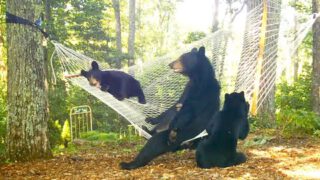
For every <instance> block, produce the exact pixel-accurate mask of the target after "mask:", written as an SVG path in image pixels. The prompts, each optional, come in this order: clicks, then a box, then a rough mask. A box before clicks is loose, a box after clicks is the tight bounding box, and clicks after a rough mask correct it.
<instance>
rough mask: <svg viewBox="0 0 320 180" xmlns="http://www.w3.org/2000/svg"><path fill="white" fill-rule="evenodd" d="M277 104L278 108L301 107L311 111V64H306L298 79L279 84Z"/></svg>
mask: <svg viewBox="0 0 320 180" xmlns="http://www.w3.org/2000/svg"><path fill="white" fill-rule="evenodd" d="M276 105H277V108H278V109H301V110H305V111H311V66H310V65H307V64H305V65H304V67H303V72H302V73H301V74H300V75H299V77H298V79H297V81H295V82H293V84H289V83H288V82H286V81H283V82H281V83H279V84H278V85H277V92H276Z"/></svg>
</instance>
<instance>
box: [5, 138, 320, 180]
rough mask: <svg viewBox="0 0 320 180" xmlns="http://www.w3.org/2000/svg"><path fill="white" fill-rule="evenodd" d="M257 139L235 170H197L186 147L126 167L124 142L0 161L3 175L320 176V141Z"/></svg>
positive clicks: (246, 146) (244, 145)
mask: <svg viewBox="0 0 320 180" xmlns="http://www.w3.org/2000/svg"><path fill="white" fill-rule="evenodd" d="M255 141H258V140H257V138H256V136H253V135H250V136H249V138H248V139H247V140H246V141H245V142H240V145H239V148H240V150H241V151H244V152H245V153H246V154H247V156H248V161H247V162H246V163H244V164H242V165H239V166H235V167H229V168H212V169H200V168H197V166H196V163H195V157H194V155H195V152H194V151H183V152H178V153H168V154H166V155H163V156H161V157H159V158H157V159H156V160H154V161H152V162H151V163H150V164H149V165H148V166H145V167H142V168H140V169H137V170H132V171H126V170H120V169H119V166H118V165H119V162H121V161H129V160H131V159H132V158H133V157H134V156H135V154H136V153H137V150H133V149H137V148H132V147H135V145H134V144H133V143H123V144H120V145H117V146H115V145H113V144H104V145H99V146H94V147H92V146H91V147H89V148H82V150H79V151H78V152H77V153H76V154H59V155H56V156H55V157H54V158H53V159H50V160H38V161H33V162H28V163H12V164H5V165H0V179H14V180H15V179H259V180H261V179H320V140H319V139H314V138H293V139H284V138H279V137H274V136H273V137H272V138H269V139H268V138H267V140H264V139H262V141H260V143H254V142H255ZM264 141H265V142H264ZM250 142H251V145H250ZM130 148H131V150H130Z"/></svg>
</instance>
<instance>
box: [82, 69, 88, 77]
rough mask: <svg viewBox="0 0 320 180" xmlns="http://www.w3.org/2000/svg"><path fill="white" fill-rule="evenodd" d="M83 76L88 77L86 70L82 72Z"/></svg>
mask: <svg viewBox="0 0 320 180" xmlns="http://www.w3.org/2000/svg"><path fill="white" fill-rule="evenodd" d="M80 74H81V76H84V77H88V72H87V71H85V70H81V73H80Z"/></svg>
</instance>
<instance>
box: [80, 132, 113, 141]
mask: <svg viewBox="0 0 320 180" xmlns="http://www.w3.org/2000/svg"><path fill="white" fill-rule="evenodd" d="M81 139H84V140H87V141H103V142H115V141H118V140H119V134H117V133H101V132H97V131H90V132H86V133H82V134H81Z"/></svg>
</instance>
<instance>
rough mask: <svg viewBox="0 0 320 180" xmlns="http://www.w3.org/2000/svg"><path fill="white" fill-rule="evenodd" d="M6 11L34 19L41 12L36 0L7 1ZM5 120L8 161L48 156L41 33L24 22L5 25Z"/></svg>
mask: <svg viewBox="0 0 320 180" xmlns="http://www.w3.org/2000/svg"><path fill="white" fill-rule="evenodd" d="M7 11H8V12H10V13H12V14H15V15H17V16H20V17H23V18H25V19H28V20H29V21H31V22H35V20H36V19H38V17H39V16H40V14H41V13H42V12H43V7H42V3H41V1H38V0H7ZM7 40H8V122H7V137H6V151H7V155H8V158H9V159H10V160H11V161H28V160H32V159H37V158H46V157H49V156H51V152H50V145H49V142H48V128H47V121H48V100H47V84H46V73H45V62H44V52H43V46H42V40H43V37H42V34H41V33H40V32H39V31H38V30H36V29H35V28H32V27H30V26H26V25H19V24H8V25H7Z"/></svg>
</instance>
